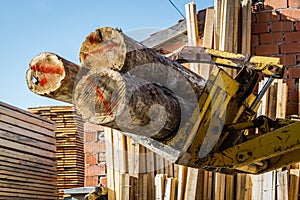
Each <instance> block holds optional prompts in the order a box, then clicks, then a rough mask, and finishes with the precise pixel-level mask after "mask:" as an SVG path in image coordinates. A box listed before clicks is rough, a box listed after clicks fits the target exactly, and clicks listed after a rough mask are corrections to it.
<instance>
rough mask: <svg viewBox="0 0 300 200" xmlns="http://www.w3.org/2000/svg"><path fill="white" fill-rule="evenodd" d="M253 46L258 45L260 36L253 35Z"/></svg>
mask: <svg viewBox="0 0 300 200" xmlns="http://www.w3.org/2000/svg"><path fill="white" fill-rule="evenodd" d="M251 44H252V45H255V46H256V45H258V35H251Z"/></svg>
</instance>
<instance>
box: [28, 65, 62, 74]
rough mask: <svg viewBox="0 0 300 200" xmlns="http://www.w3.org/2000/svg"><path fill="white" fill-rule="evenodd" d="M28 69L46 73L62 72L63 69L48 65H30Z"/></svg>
mask: <svg viewBox="0 0 300 200" xmlns="http://www.w3.org/2000/svg"><path fill="white" fill-rule="evenodd" d="M30 69H31V70H33V71H37V72H41V73H48V74H60V75H61V74H63V73H64V69H62V68H61V67H53V66H50V65H32V66H30Z"/></svg>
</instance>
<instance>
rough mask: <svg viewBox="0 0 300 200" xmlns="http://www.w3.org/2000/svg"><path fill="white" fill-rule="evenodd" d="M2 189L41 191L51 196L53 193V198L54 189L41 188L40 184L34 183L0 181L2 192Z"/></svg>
mask: <svg viewBox="0 0 300 200" xmlns="http://www.w3.org/2000/svg"><path fill="white" fill-rule="evenodd" d="M2 188H14V189H24V188H26V189H27V190H29V191H42V192H44V193H48V194H51V193H53V194H54V195H53V196H55V193H56V192H57V191H56V188H55V187H53V186H50V187H49V186H48V187H47V186H46V187H43V185H42V184H34V183H23V182H18V181H6V180H4V181H3V180H0V191H4V190H2Z"/></svg>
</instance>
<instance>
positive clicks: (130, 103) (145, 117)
mask: <svg viewBox="0 0 300 200" xmlns="http://www.w3.org/2000/svg"><path fill="white" fill-rule="evenodd" d="M74 103H75V105H76V107H77V109H78V110H79V112H80V113H82V116H83V118H84V119H85V120H87V121H89V122H91V123H94V124H102V125H105V126H107V127H111V128H114V129H117V130H122V131H125V132H130V133H134V134H138V135H144V136H148V137H155V138H160V139H161V138H166V137H168V135H169V134H171V133H175V132H176V131H177V129H178V127H179V124H180V114H181V112H180V105H179V101H178V100H177V98H176V96H175V95H174V94H172V93H171V92H170V91H169V90H168V89H167V88H165V87H163V86H161V85H158V84H154V83H150V82H147V81H145V80H143V79H140V78H137V77H130V76H126V75H123V76H122V75H121V74H120V73H119V72H116V71H113V70H111V69H108V68H101V69H93V70H91V71H90V72H89V73H88V74H87V75H86V76H84V77H83V78H82V79H81V80H80V81H79V83H78V85H77V87H76V90H75V93H74Z"/></svg>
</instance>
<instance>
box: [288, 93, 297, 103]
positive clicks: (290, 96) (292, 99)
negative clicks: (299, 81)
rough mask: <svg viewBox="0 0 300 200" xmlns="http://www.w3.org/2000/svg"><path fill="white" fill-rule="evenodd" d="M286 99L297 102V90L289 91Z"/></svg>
mask: <svg viewBox="0 0 300 200" xmlns="http://www.w3.org/2000/svg"><path fill="white" fill-rule="evenodd" d="M288 101H289V102H295V103H297V102H298V91H289V96H288Z"/></svg>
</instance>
